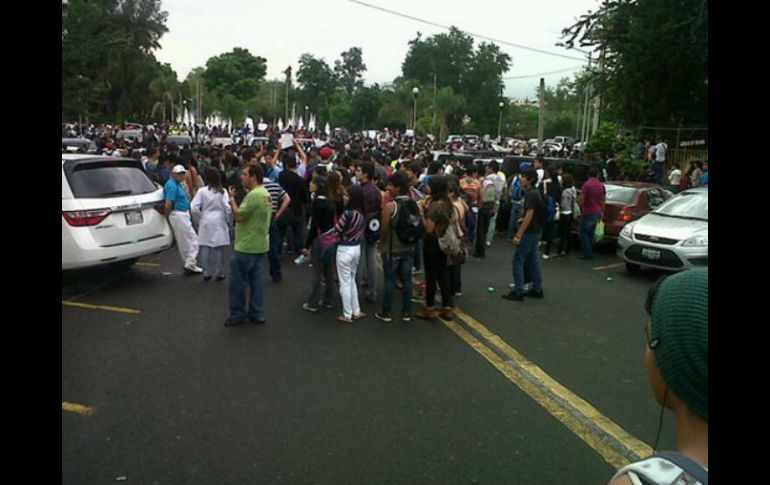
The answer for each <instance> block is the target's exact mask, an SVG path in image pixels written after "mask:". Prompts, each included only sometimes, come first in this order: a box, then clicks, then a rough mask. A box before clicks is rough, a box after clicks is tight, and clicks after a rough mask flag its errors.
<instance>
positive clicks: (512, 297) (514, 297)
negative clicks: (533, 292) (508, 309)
mask: <svg viewBox="0 0 770 485" xmlns="http://www.w3.org/2000/svg"><path fill="white" fill-rule="evenodd" d="M503 298H505V299H506V300H511V301H524V295H519V294H517V293H516V292H515V291H511V292H510V293H508V294H507V295H503Z"/></svg>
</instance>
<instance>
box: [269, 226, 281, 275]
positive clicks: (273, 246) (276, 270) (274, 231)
mask: <svg viewBox="0 0 770 485" xmlns="http://www.w3.org/2000/svg"><path fill="white" fill-rule="evenodd" d="M281 241H282V239H281V236H280V231H279V230H278V223H277V222H276V221H275V219H273V221H272V222H270V251H269V252H268V253H267V255H268V257H269V258H270V277H271V278H273V279H277V278H280V277H281V260H280V259H278V255H279V254H281Z"/></svg>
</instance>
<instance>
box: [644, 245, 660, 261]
mask: <svg viewBox="0 0 770 485" xmlns="http://www.w3.org/2000/svg"><path fill="white" fill-rule="evenodd" d="M642 257H643V258H647V259H651V260H653V261H657V260H659V259H660V251H658V250H657V249H647V248H642Z"/></svg>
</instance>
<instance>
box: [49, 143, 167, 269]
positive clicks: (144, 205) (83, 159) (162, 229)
mask: <svg viewBox="0 0 770 485" xmlns="http://www.w3.org/2000/svg"><path fill="white" fill-rule="evenodd" d="M163 206H164V194H163V187H159V186H158V185H156V184H155V183H154V182H153V181H152V180H150V177H149V176H148V175H147V173H146V172H145V171H144V168H143V167H142V163H141V162H140V161H138V160H132V159H127V158H113V157H104V156H94V155H70V154H62V163H61V214H62V218H61V267H62V270H68V269H79V268H88V267H92V266H101V265H106V264H111V263H122V264H125V265H127V266H130V265H132V264H133V263H135V262H136V260H137V259H139V258H140V257H142V256H146V255H149V254H154V253H157V252H160V251H163V250H165V249H168V248H170V247H171V246H172V245H173V243H174V236H173V233H172V232H171V228H170V226H169V224H168V221H167V220H166V217H165V216H164V215H163Z"/></svg>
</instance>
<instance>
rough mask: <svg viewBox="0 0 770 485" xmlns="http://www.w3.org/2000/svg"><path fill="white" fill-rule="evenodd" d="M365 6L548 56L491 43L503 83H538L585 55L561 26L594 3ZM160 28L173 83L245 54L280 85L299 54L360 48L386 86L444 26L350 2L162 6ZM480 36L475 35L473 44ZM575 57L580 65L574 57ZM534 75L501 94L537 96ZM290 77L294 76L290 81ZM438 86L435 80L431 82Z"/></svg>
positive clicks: (267, 0)
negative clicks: (506, 63)
mask: <svg viewBox="0 0 770 485" xmlns="http://www.w3.org/2000/svg"><path fill="white" fill-rule="evenodd" d="M361 1H362V2H364V3H368V4H370V5H374V6H377V7H380V8H385V9H388V10H391V11H395V12H398V13H401V14H405V15H409V16H412V17H419V18H420V19H423V20H427V21H430V22H432V23H435V24H440V25H447V26H448V25H453V26H456V27H458V28H459V29H460V30H463V31H465V32H466V33H474V34H480V35H484V36H487V37H491V38H495V39H499V40H501V41H505V42H508V43H511V44H518V45H523V46H526V47H531V48H535V49H540V50H543V51H548V52H553V53H556V54H560V55H563V56H567V57H573V58H575V59H567V58H562V57H556V56H550V55H546V54H542V53H537V52H532V51H529V50H525V49H522V48H518V47H514V46H510V45H505V44H499V43H498V45H499V46H500V47H501V49H502V50H503V52H506V53H507V54H508V55H510V56H511V58H512V59H513V63H512V67H511V69H510V70H509V71H508V72H507V73H505V74H504V75H503V76H504V77H519V76H529V75H533V74H542V73H551V72H554V71H564V72H559V73H554V74H547V75H544V76H542V77H544V78H545V83H546V85H547V86H555V85H556V84H557V83H558V82H559V80H560V79H561V78H562V77H572V75H573V73H574V72H577V71H578V70H579V69H580V68H581V67H582V66H584V65H585V64H586V60H585V59H586V55H585V54H582V53H580V52H577V51H575V50H567V49H565V48H562V47H557V46H555V44H556V43H557V42H560V41H561V40H562V39H561V31H562V29H564V28H566V27H569V26H571V25H572V24H574V23H575V21H576V20H577V19H578V18H579V17H580V16H581V15H583V14H586V13H588V11H589V10H591V11H595V10H597V9H598V8H599V6H600V2H599V0H527V1H522V0H508V1H506V0H473V1H467V0H461V1H458V0H423V1H414V0H387V1H383V0H361ZM162 9H163V10H165V11H166V12H168V20H167V23H166V26H167V27H168V29H169V31H168V32H167V33H166V34H164V35H163V37H162V38H161V39H160V44H161V48H160V49H159V50H157V51H156V52H155V56H156V57H157V58H158V60H159V61H161V62H165V63H169V64H171V67H172V68H173V69H174V70H175V71H176V74H177V77H178V78H179V80H180V81H182V80H184V79H185V78H186V77H187V74H188V73H189V72H190V71H191V70H192V69H193V68H195V67H204V66H205V65H206V61H207V60H208V59H209V58H210V57H214V56H217V55H220V54H222V53H224V52H230V51H232V50H233V48H235V47H242V48H246V49H248V50H249V52H251V53H252V54H253V55H256V56H261V57H264V58H266V59H267V76H266V78H267V79H283V74H282V72H283V71H284V70H285V69H286V67H287V66H289V65H291V66H292V70H293V72H294V73H295V74H296V72H297V69H298V66H299V64H298V63H299V58H300V56H301V55H302V54H303V53H306V52H308V53H310V54H313V55H314V56H315V57H320V58H323V59H324V60H325V61H326V62H327V64H329V66H330V67H333V66H334V61H335V60H337V59H340V53H342V52H343V51H345V50H347V49H349V48H350V47H360V48H361V49H362V52H363V61H364V64H365V65H366V67H367V70H366V72H365V73H364V83H365V84H366V85H371V84H373V83H375V82H376V83H380V84H381V85H382V84H384V83H389V82H392V81H393V79H394V78H396V77H397V76H399V75H401V63H402V62H403V60H404V58H405V57H406V53H407V51H408V48H409V45H408V42H409V41H410V40H412V39H414V38H415V37H416V36H417V32H418V31H419V32H421V33H422V34H423V38H426V37H429V36H431V35H435V34H440V33H444V32H447V29H444V28H441V27H437V26H433V25H428V24H425V23H422V22H418V21H415V20H412V19H407V18H403V17H399V16H395V15H392V14H390V13H386V12H383V11H380V10H376V9H373V8H369V7H366V6H364V5H361V4H359V3H355V2H353V1H351V0H323V1H317V0H316V1H311V0H256V1H255V0H231V1H228V2H216V1H212V0H163V2H162ZM482 41H485V40H484V39H479V38H474V46H478V44H480V43H481V42H482ZM581 59H582V60H581ZM539 77H541V76H535V77H529V78H526V79H506V80H505V90H504V92H503V94H504V95H505V96H506V97H509V98H513V99H520V100H523V99H525V98H529V99H530V100H531V99H534V98H536V86H537V84H538V83H539ZM295 79H296V78H295ZM438 84H439V85H441V81H440V80H439V82H438Z"/></svg>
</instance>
